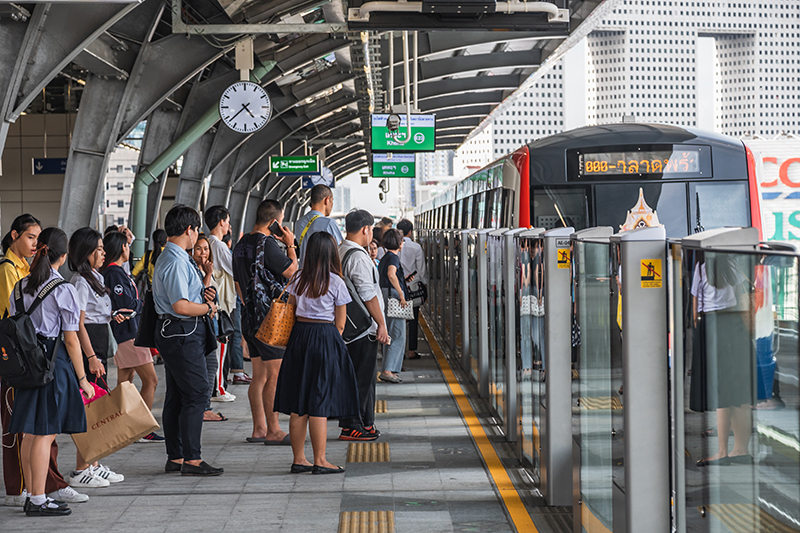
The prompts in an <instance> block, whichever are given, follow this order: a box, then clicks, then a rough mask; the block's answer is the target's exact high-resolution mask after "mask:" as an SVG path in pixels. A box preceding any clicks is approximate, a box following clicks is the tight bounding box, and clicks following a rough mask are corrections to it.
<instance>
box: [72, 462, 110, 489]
mask: <svg viewBox="0 0 800 533" xmlns="http://www.w3.org/2000/svg"><path fill="white" fill-rule="evenodd" d="M67 482H68V483H69V484H70V486H71V487H77V488H84V489H96V488H98V487H108V486H109V485H111V483H110V482H109V481H108V480H107V479H103V478H102V477H100V476H99V475H97V469H95V468H93V467H91V466H90V467H89V468H87V469H85V470H78V471H75V470H73V471H72V475H71V476H69V480H68V481H67Z"/></svg>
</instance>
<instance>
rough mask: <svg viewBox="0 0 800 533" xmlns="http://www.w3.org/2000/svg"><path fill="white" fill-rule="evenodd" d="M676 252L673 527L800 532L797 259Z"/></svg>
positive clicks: (719, 252)
mask: <svg viewBox="0 0 800 533" xmlns="http://www.w3.org/2000/svg"><path fill="white" fill-rule="evenodd" d="M682 253H683V256H682V264H683V272H682V277H683V280H682V293H683V308H684V309H685V310H686V311H685V312H684V313H683V316H682V320H683V323H682V326H683V342H684V344H683V345H684V353H685V357H684V359H685V365H684V369H685V370H684V373H683V376H682V378H683V379H682V380H681V382H680V385H682V387H676V394H682V395H683V396H682V397H683V398H684V405H685V408H684V411H683V413H680V415H681V416H683V421H684V423H683V432H684V441H685V444H684V445H685V456H686V457H685V459H686V462H685V465H683V467H684V474H685V476H684V478H685V481H684V483H685V506H684V514H685V516H684V517H683V519H682V520H681V522H680V523H679V526H680V527H685V531H692V532H694V531H698V532H715V533H716V532H729V531H730V532H735V531H756V532H767V531H770V532H771V531H776V532H783V531H786V532H789V531H800V409H799V408H800V402H799V400H800V397H799V396H798V371H800V368H799V366H798V361H799V360H800V358H799V357H798V321H797V318H796V309H797V298H798V295H797V290H796V287H797V282H798V260H797V257H796V256H794V255H789V254H781V253H766V252H724V251H709V250H692V249H688V248H686V247H683V249H682ZM676 385H678V384H676ZM684 523H685V526H684Z"/></svg>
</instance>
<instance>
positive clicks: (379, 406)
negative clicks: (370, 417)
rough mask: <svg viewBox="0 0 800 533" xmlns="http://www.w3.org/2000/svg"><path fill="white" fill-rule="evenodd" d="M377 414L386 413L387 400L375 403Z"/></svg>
mask: <svg viewBox="0 0 800 533" xmlns="http://www.w3.org/2000/svg"><path fill="white" fill-rule="evenodd" d="M375 412H376V413H385V412H386V400H378V401H376V402H375Z"/></svg>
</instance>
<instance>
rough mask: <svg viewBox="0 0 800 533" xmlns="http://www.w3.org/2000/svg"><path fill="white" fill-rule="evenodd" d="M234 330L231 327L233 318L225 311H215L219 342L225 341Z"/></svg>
mask: <svg viewBox="0 0 800 533" xmlns="http://www.w3.org/2000/svg"><path fill="white" fill-rule="evenodd" d="M235 332H236V328H234V327H233V319H232V318H231V315H230V314H228V313H227V312H226V311H219V312H218V313H217V340H218V341H219V342H223V343H227V342H228V341H229V340H230V339H231V338H232V337H233V334H234V333H235Z"/></svg>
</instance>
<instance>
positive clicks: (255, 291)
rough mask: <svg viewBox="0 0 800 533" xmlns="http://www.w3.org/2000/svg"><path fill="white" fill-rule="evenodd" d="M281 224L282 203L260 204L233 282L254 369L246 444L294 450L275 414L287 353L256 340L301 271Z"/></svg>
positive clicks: (236, 257)
mask: <svg viewBox="0 0 800 533" xmlns="http://www.w3.org/2000/svg"><path fill="white" fill-rule="evenodd" d="M282 223H283V206H282V205H281V203H280V202H278V201H276V200H264V201H263V202H261V204H259V206H258V210H257V211H256V223H255V226H254V227H253V231H252V232H251V233H249V234H247V235H245V236H243V237H242V238H241V239H239V243H238V244H237V245H236V248H234V250H233V279H234V281H235V282H236V292H237V293H238V294H239V298H240V299H241V300H242V302H244V306H243V308H242V336H243V337H244V340H245V342H247V348H248V350H249V351H250V361H251V363H252V365H253V376H252V381H251V382H250V387H249V389H248V391H247V396H248V398H249V400H250V410H251V412H252V415H253V433H252V435H251V436H250V437H248V438H247V442H254V443H263V444H267V445H286V446H288V445H290V444H291V442H290V441H289V434H288V433H286V432H284V431H282V430H281V428H280V426H279V425H278V413H276V412H275V411H273V405H274V403H275V388H276V386H277V384H278V374H279V373H280V370H281V362H282V361H283V352H284V350H283V348H275V347H273V346H267V345H266V344H264V343H263V342H261V341H259V340H258V339H256V338H255V334H256V332H257V331H258V328H259V326H260V325H261V322H262V321H263V320H264V317H266V316H267V311H269V306H270V304H271V303H272V299H273V298H277V297H278V296H279V295H280V293H281V291H282V290H283V287H284V285H285V284H286V283H287V280H288V279H289V278H291V277H292V275H293V274H294V273H295V272H296V271H297V247H296V246H295V244H294V234H293V233H292V232H291V230H289V228H287V227H286V226H282ZM278 239H280V241H281V242H282V243H283V244H284V245H285V246H286V250H287V253H283V251H282V250H281V248H280V246H279V245H278Z"/></svg>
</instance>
